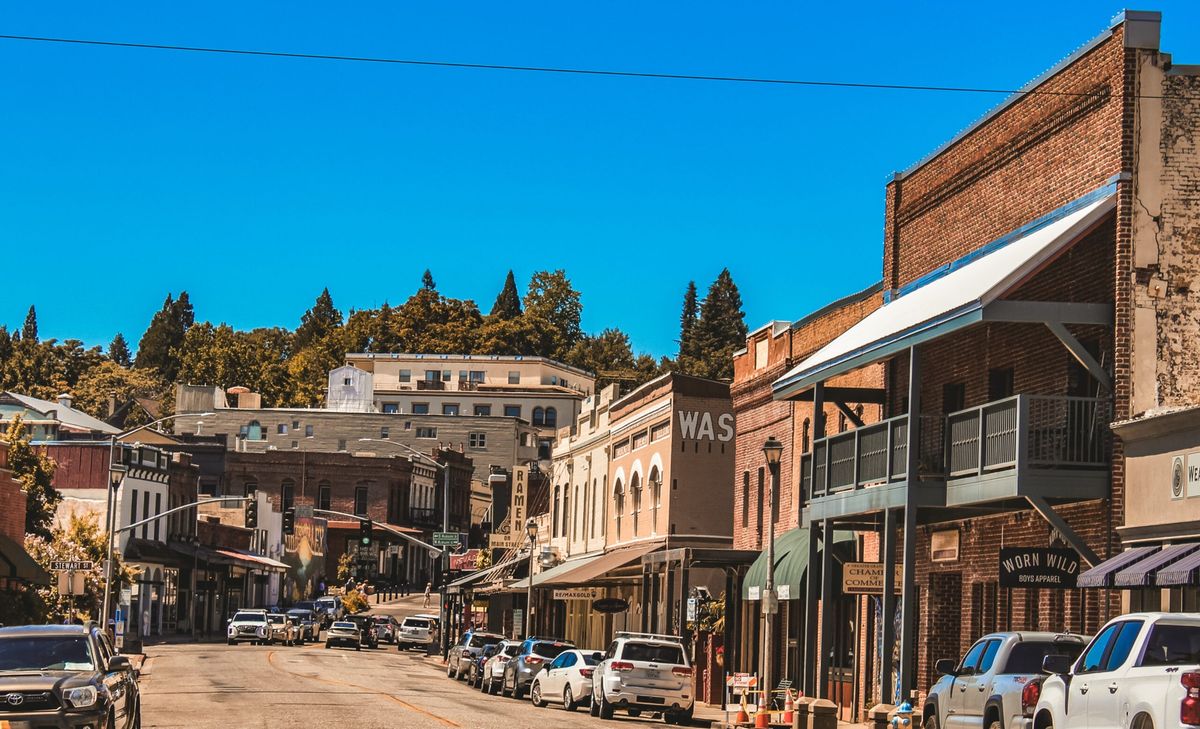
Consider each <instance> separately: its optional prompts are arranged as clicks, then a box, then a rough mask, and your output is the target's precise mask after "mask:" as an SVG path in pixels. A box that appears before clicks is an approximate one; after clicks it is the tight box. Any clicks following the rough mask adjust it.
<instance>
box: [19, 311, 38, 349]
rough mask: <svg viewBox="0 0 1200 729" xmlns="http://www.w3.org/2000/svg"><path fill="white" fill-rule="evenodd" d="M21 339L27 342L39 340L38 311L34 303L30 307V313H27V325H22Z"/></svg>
mask: <svg viewBox="0 0 1200 729" xmlns="http://www.w3.org/2000/svg"><path fill="white" fill-rule="evenodd" d="M21 339H24V340H25V341H26V342H36V341H38V326H37V311H36V310H34V308H33V306H32V305H31V306H30V307H29V313H28V314H26V315H25V325H24V326H23V327H21Z"/></svg>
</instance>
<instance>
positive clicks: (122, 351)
mask: <svg viewBox="0 0 1200 729" xmlns="http://www.w3.org/2000/svg"><path fill="white" fill-rule="evenodd" d="M108 358H109V359H111V360H112V361H113V362H116V363H117V364H119V365H121V366H122V367H128V366H129V364H130V362H131V361H132V357H131V355H130V354H129V345H128V344H126V342H125V335H124V334H122V333H120V332H117V335H116V336H115V337H113V338H112V342H110V343H109V345H108Z"/></svg>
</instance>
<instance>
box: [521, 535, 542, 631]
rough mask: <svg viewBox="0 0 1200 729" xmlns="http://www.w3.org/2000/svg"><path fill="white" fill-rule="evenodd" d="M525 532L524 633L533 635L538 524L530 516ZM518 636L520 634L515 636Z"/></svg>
mask: <svg viewBox="0 0 1200 729" xmlns="http://www.w3.org/2000/svg"><path fill="white" fill-rule="evenodd" d="M525 533H526V534H528V535H529V577H528V580H527V582H528V586H527V587H526V588H525V612H526V613H528V615H526V616H525V635H527V636H529V635H533V634H534V633H533V555H534V552H535V551H536V547H537V535H538V525H537V522H536V521H534V520H533V517H530V518H528V519H526V520H525ZM517 637H518V638H519V637H520V636H517Z"/></svg>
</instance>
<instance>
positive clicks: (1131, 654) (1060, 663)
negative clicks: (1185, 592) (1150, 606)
mask: <svg viewBox="0 0 1200 729" xmlns="http://www.w3.org/2000/svg"><path fill="white" fill-rule="evenodd" d="M1043 666H1044V668H1045V670H1046V671H1048V672H1049V673H1051V674H1052V675H1051V676H1049V677H1047V678H1046V680H1045V681H1044V682H1043V683H1042V691H1041V696H1040V697H1039V698H1038V702H1037V707H1036V709H1035V710H1034V716H1033V729H1050V728H1051V727H1053V728H1054V729H1083V728H1084V727H1087V729H1174V727H1189V726H1196V725H1200V614H1197V613H1132V614H1130V615H1122V616H1121V617H1119V618H1116V619H1114V620H1112V621H1110V622H1109V623H1108V624H1107V625H1105V626H1104V628H1103V629H1101V631H1100V632H1099V633H1097V634H1096V637H1095V639H1093V640H1092V642H1091V643H1090V644H1088V647H1087V648H1086V649H1085V650H1084V651H1083V654H1082V655H1081V656H1080V657H1079V658H1078V659H1076V660H1074V661H1071V660H1067V659H1065V658H1060V657H1057V656H1051V657H1048V658H1046V660H1045V662H1044V663H1043Z"/></svg>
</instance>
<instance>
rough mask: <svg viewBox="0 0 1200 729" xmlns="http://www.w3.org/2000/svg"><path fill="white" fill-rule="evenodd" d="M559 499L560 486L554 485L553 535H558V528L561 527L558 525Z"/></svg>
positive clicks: (551, 513) (551, 520)
mask: <svg viewBox="0 0 1200 729" xmlns="http://www.w3.org/2000/svg"><path fill="white" fill-rule="evenodd" d="M558 499H559V488H558V486H555V487H554V511H552V512H550V536H552V537H557V536H558V529H559V526H558V525H559V521H558Z"/></svg>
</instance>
